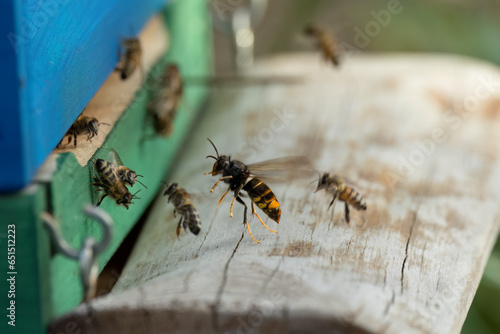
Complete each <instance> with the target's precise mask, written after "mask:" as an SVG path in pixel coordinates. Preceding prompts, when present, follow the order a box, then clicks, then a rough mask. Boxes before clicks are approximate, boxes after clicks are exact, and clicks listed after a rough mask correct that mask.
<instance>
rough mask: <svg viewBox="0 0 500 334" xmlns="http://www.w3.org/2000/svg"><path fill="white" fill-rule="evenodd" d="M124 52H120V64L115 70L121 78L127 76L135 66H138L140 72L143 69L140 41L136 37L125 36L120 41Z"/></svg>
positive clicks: (132, 71) (123, 78)
mask: <svg viewBox="0 0 500 334" xmlns="http://www.w3.org/2000/svg"><path fill="white" fill-rule="evenodd" d="M122 45H123V48H124V49H125V52H124V53H123V55H122V54H121V51H120V52H119V54H120V58H121V59H120V64H119V65H118V66H117V67H116V69H115V71H119V72H120V77H121V79H122V80H125V79H127V78H129V77H130V76H131V75H132V74H133V73H134V71H135V69H136V68H140V70H141V72H142V74H144V69H143V67H142V48H141V42H140V41H139V39H138V38H136V37H131V38H126V39H124V40H123V41H122Z"/></svg>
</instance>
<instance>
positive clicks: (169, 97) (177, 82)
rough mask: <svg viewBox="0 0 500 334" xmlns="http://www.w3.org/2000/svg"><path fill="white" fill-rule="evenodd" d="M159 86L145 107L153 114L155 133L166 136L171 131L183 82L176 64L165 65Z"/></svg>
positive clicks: (180, 97)
mask: <svg viewBox="0 0 500 334" xmlns="http://www.w3.org/2000/svg"><path fill="white" fill-rule="evenodd" d="M160 87H161V88H160V89H159V91H158V93H157V94H156V96H155V97H154V98H153V100H152V101H151V102H150V103H148V106H147V108H148V111H149V113H150V114H151V115H152V116H153V125H154V129H155V131H156V133H158V134H160V135H162V136H164V137H168V136H170V135H171V134H172V132H173V123H174V119H175V116H176V113H177V108H178V106H179V104H180V101H181V99H182V93H183V82H182V78H181V75H180V72H179V67H178V66H177V65H176V64H169V65H167V67H166V68H165V72H164V73H163V77H162V80H161V84H160Z"/></svg>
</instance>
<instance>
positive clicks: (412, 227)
mask: <svg viewBox="0 0 500 334" xmlns="http://www.w3.org/2000/svg"><path fill="white" fill-rule="evenodd" d="M434 171H435V167H434V166H433V167H431V168H429V171H428V177H427V179H428V180H429V183H428V186H427V189H425V190H424V191H423V192H422V195H424V196H425V195H427V194H429V192H430V190H431V187H432V182H433V175H434ZM415 195H417V194H415ZM422 200H423V199H422V197H420V198H419V199H418V202H417V207H416V208H415V211H414V212H413V217H412V220H411V225H410V231H409V235H408V239H407V240H406V245H405V257H404V259H403V264H402V265H401V295H403V290H404V278H405V267H406V261H407V260H408V248H409V246H410V241H411V237H412V235H413V229H414V228H415V225H416V223H417V217H418V210H420V206H421V205H422Z"/></svg>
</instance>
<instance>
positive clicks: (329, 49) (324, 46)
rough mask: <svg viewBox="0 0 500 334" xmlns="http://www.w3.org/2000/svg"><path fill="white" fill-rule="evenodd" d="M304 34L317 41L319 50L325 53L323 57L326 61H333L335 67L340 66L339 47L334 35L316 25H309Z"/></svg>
mask: <svg viewBox="0 0 500 334" xmlns="http://www.w3.org/2000/svg"><path fill="white" fill-rule="evenodd" d="M304 33H305V34H306V35H308V36H311V37H314V38H315V39H316V41H317V42H318V48H320V49H321V50H322V51H323V56H324V57H325V58H326V59H328V60H330V61H332V62H333V64H334V65H335V66H338V65H339V51H338V46H337V42H336V41H335V38H333V35H332V34H330V33H329V32H328V31H326V30H324V29H321V28H318V27H316V26H314V25H308V26H307V27H306V28H305V29H304Z"/></svg>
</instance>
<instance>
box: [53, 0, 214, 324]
mask: <svg viewBox="0 0 500 334" xmlns="http://www.w3.org/2000/svg"><path fill="white" fill-rule="evenodd" d="M164 17H165V20H166V22H167V25H168V27H169V32H170V38H171V41H170V45H169V50H170V51H169V52H168V53H167V54H166V55H165V56H164V57H163V58H162V59H161V60H160V62H159V63H158V64H157V65H156V66H155V67H154V68H153V70H152V71H151V73H150V77H149V78H148V80H147V82H146V83H144V84H143V87H142V88H141V89H140V91H139V92H137V94H136V97H135V100H134V102H133V103H132V104H131V105H130V106H129V108H128V109H127V110H126V111H125V112H124V114H123V116H122V117H121V118H120V120H118V122H117V123H116V124H115V126H114V128H113V129H112V131H111V133H110V134H109V135H108V137H107V138H106V141H105V143H104V145H103V147H101V149H99V150H98V151H97V152H96V154H95V155H94V157H97V158H106V157H107V155H108V152H109V148H114V149H115V150H117V152H118V153H119V154H120V157H121V158H122V160H123V162H124V164H125V165H127V166H128V167H130V168H132V169H133V170H135V171H136V172H137V173H139V174H142V175H144V178H143V179H141V181H143V182H144V183H145V184H146V185H147V186H148V189H142V190H141V192H140V193H139V194H138V196H139V197H140V199H137V200H135V201H134V204H132V205H131V206H130V208H129V210H126V209H125V207H123V206H120V207H118V206H116V204H115V203H114V201H112V200H110V199H108V198H106V199H104V201H103V203H102V204H101V207H102V208H103V209H104V210H106V211H107V212H108V213H110V214H111V216H112V217H113V219H114V221H115V229H114V233H115V235H114V237H113V241H112V243H111V244H110V246H109V247H108V248H107V249H106V251H105V252H104V253H103V254H102V255H100V256H99V258H98V261H99V268H100V269H102V268H103V266H104V265H105V264H106V262H107V261H108V260H109V258H110V257H111V255H112V254H113V253H114V252H115V250H116V249H117V248H118V246H119V245H120V243H121V241H122V240H123V238H124V237H125V235H126V234H127V233H128V232H129V231H130V229H131V227H132V226H133V225H134V223H135V222H136V221H137V220H138V218H139V217H140V216H141V215H142V214H143V212H144V210H145V209H146V207H147V206H148V205H149V203H150V202H151V201H152V199H153V198H154V196H155V195H156V193H157V191H158V190H159V189H160V187H161V186H162V183H161V180H162V179H163V177H164V175H165V173H166V171H167V170H168V168H169V166H170V165H171V162H172V159H173V157H174V156H175V154H176V152H177V151H178V149H179V148H180V146H181V144H182V141H183V140H184V138H185V137H186V135H187V134H188V131H189V129H190V126H191V124H192V123H193V122H194V120H195V118H196V116H197V113H196V110H197V109H198V107H199V105H200V104H201V103H202V101H203V100H204V98H205V97H206V92H207V89H206V88H200V87H186V89H185V99H184V100H185V101H186V102H184V103H183V104H182V106H181V107H180V110H179V112H178V115H177V118H176V121H175V128H174V133H173V135H172V136H171V137H170V138H168V139H165V138H162V137H158V136H156V135H155V134H154V131H153V128H152V123H151V119H150V118H149V117H148V115H147V113H146V109H145V106H146V103H147V101H148V99H149V98H150V97H151V94H152V92H153V91H154V89H155V87H156V86H155V84H154V82H155V81H156V80H155V78H158V77H159V75H160V74H161V72H162V70H163V68H164V67H165V65H166V64H167V63H168V62H171V61H174V62H177V63H178V64H179V66H180V68H181V73H182V74H183V75H186V76H188V75H201V76H204V75H208V74H210V73H211V63H212V59H211V48H212V47H211V26H210V21H209V15H208V13H207V8H206V3H205V1H203V0H190V1H176V2H173V3H172V4H171V5H169V6H168V7H167V9H166V10H165V12H164ZM57 164H58V171H57V172H56V173H55V174H54V176H53V181H52V183H51V192H52V205H53V208H54V214H55V216H56V218H57V219H58V220H59V221H60V222H61V229H62V233H63V236H64V237H65V238H66V239H67V240H68V242H69V243H70V244H71V245H72V246H74V247H79V246H80V245H81V243H82V241H83V240H84V239H85V238H86V237H87V236H89V235H92V236H95V237H96V238H100V235H101V231H100V230H99V229H100V228H99V227H98V224H97V223H96V222H93V221H91V220H88V219H86V218H85V217H84V216H83V214H82V211H81V210H82V207H83V205H85V204H87V203H89V202H92V203H96V202H97V199H98V197H97V196H98V195H96V194H94V189H95V188H94V187H91V186H90V185H89V182H90V180H91V175H90V169H89V168H88V167H81V166H80V165H79V164H78V163H77V161H76V159H75V157H74V155H73V154H72V153H64V154H61V156H60V157H59V159H58V161H57ZM141 188H142V187H141V185H140V184H136V185H134V187H133V188H132V189H131V192H132V193H134V192H135V191H137V190H139V189H141ZM50 269H51V275H52V278H51V291H52V305H53V316H58V315H60V314H62V313H64V312H67V311H69V310H70V309H72V308H73V307H75V306H76V305H77V304H79V303H80V302H81V299H82V295H83V294H82V290H81V287H80V283H79V280H78V268H77V264H76V262H74V261H70V260H68V259H66V258H64V257H62V256H61V255H59V254H57V255H55V256H54V258H53V261H52V262H51V266H50Z"/></svg>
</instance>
